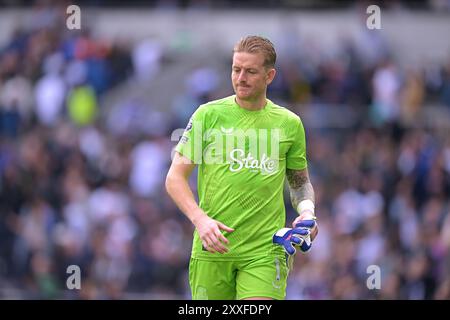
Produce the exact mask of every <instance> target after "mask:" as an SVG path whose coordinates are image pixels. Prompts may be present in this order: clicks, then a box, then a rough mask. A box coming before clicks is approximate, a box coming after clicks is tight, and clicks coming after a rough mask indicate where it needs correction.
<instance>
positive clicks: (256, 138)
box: [176, 95, 307, 260]
mask: <svg viewBox="0 0 450 320" xmlns="http://www.w3.org/2000/svg"><path fill="white" fill-rule="evenodd" d="M176 151H178V152H179V153H180V154H182V155H183V156H184V157H186V158H188V159H190V160H191V161H193V162H194V163H196V164H198V186H197V187H198V196H199V206H200V208H202V209H203V210H204V211H205V213H207V214H208V216H210V217H211V218H213V219H216V220H218V221H220V222H222V223H224V224H225V225H227V226H229V227H231V228H233V229H234V231H233V232H230V233H228V232H225V231H222V233H223V234H224V235H225V237H226V238H227V239H228V240H229V244H228V248H229V251H228V252H227V253H225V254H220V253H214V254H212V253H210V252H208V251H206V250H205V249H204V248H203V247H202V243H201V240H200V238H199V236H198V233H197V231H195V232H194V240H193V246H192V257H194V258H197V259H205V260H237V259H251V258H255V257H258V256H265V255H268V254H275V255H280V256H284V250H283V249H282V248H281V247H280V246H275V245H273V244H272V236H273V234H274V233H275V232H276V231H277V230H278V229H280V228H283V227H284V226H285V219H286V212H285V207H284V200H283V190H284V179H285V174H286V168H289V169H297V170H301V169H305V168H306V166H307V161H306V143H305V132H304V128H303V125H302V122H301V120H300V118H299V117H298V116H297V115H296V114H294V113H293V112H291V111H289V110H287V109H286V108H283V107H280V106H278V105H276V104H274V103H273V102H272V101H270V100H267V104H266V106H265V107H264V108H263V109H261V110H258V111H249V110H247V109H244V108H241V107H240V106H239V105H237V104H236V101H235V96H234V95H233V96H230V97H227V98H224V99H220V100H216V101H212V102H209V103H207V104H204V105H201V106H200V107H199V108H198V109H197V110H196V111H195V112H194V114H193V115H192V117H191V119H190V121H189V123H188V125H187V127H186V129H185V131H184V134H183V136H182V137H181V139H180V142H179V143H178V145H177V146H176Z"/></svg>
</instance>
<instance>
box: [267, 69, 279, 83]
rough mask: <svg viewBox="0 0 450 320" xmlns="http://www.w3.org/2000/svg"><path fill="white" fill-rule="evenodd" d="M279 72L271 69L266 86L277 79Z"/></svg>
mask: <svg viewBox="0 0 450 320" xmlns="http://www.w3.org/2000/svg"><path fill="white" fill-rule="evenodd" d="M276 73H277V71H276V70H275V69H274V68H271V69H269V71H268V72H267V76H266V84H267V85H269V84H270V83H271V82H272V81H273V79H274V78H275V74H276Z"/></svg>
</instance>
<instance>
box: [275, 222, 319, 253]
mask: <svg viewBox="0 0 450 320" xmlns="http://www.w3.org/2000/svg"><path fill="white" fill-rule="evenodd" d="M309 234H310V230H308V229H307V228H282V229H280V230H278V231H277V232H276V233H275V234H274V235H273V238H272V242H273V243H275V244H278V245H281V246H283V248H284V251H286V253H287V254H288V255H290V256H292V255H293V254H295V252H296V250H295V247H294V245H298V246H300V249H301V250H302V251H304V252H306V251H308V250H309V248H310V247H311V240H310V239H309Z"/></svg>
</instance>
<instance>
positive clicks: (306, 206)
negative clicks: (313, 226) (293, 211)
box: [297, 199, 315, 215]
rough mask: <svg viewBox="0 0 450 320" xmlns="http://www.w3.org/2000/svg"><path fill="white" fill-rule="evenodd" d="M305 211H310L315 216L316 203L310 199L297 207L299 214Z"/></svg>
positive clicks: (301, 202)
mask: <svg viewBox="0 0 450 320" xmlns="http://www.w3.org/2000/svg"><path fill="white" fill-rule="evenodd" d="M304 211H310V212H311V213H312V214H313V215H315V213H314V202H312V201H311V200H309V199H306V200H302V201H300V203H299V204H298V206H297V212H298V214H302V213H303V212H304Z"/></svg>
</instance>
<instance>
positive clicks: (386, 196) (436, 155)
mask: <svg viewBox="0 0 450 320" xmlns="http://www.w3.org/2000/svg"><path fill="white" fill-rule="evenodd" d="M71 4H77V5H78V6H79V7H80V8H81V29H80V30H69V29H68V28H67V27H66V20H67V18H68V17H69V14H67V13H66V8H67V7H68V6H69V5H71ZM370 4H377V5H379V6H380V8H381V29H379V30H376V29H375V30H369V29H368V28H367V26H366V20H367V18H368V17H369V15H368V14H367V13H366V8H367V6H368V5H370ZM449 32H450V1H448V0H430V1H386V2H380V1H373V2H372V1H371V2H364V1H358V2H352V1H307V0H305V1H301V0H299V1H296V0H284V1H281V0H280V1H277V0H265V1H262V0H258V1H237V0H220V1H211V0H179V1H176V0H171V1H169V0H168V1H163V0H159V1H158V0H153V1H145V2H144V1H127V2H126V5H125V4H124V2H123V1H101V0H97V1H95V0H92V1H77V2H76V3H72V2H70V1H50V0H47V1H9V0H0V298H1V299H190V291H189V287H188V262H189V256H190V249H191V241H192V232H193V226H192V225H191V223H190V222H189V220H188V219H187V218H185V217H184V216H183V214H182V213H181V212H180V211H179V210H178V209H177V208H176V206H175V205H174V203H173V202H172V201H171V200H170V198H169V197H168V195H167V194H166V192H165V189H164V179H165V175H166V173H167V170H168V167H169V165H170V160H171V152H172V149H173V147H174V146H175V144H176V142H177V140H178V138H179V137H180V133H181V132H182V129H183V128H184V127H185V126H186V123H187V121H188V119H189V117H190V115H191V114H192V112H193V111H194V110H195V109H196V108H197V107H198V106H199V105H200V104H202V103H204V102H206V101H209V100H211V99H217V98H221V97H224V96H227V95H230V94H232V93H233V92H232V87H231V84H230V71H231V58H232V55H231V52H232V47H233V45H234V43H235V42H237V41H238V40H239V39H240V38H241V37H243V36H245V35H249V34H258V35H262V36H266V37H268V38H270V39H271V40H272V42H273V43H274V44H275V46H276V49H277V52H278V61H277V69H278V73H277V77H276V79H275V81H274V83H273V84H272V85H271V86H270V87H269V92H268V96H269V98H270V99H272V100H273V101H274V102H276V103H278V104H280V105H283V106H286V107H288V108H289V109H290V110H292V111H293V112H295V113H296V114H298V115H299V116H300V117H301V118H302V119H303V123H304V126H305V129H306V133H307V147H308V157H309V168H310V174H311V179H312V182H313V185H314V188H315V191H316V197H317V206H316V208H317V215H318V219H319V220H318V221H319V226H320V232H319V236H318V238H317V240H316V241H315V243H314V246H313V249H312V251H311V252H310V253H309V254H308V255H301V254H298V255H297V256H296V261H295V264H294V268H293V270H292V271H291V274H290V278H289V284H288V291H287V299H450V212H449V211H450V37H449ZM177 129H178V130H177ZM195 182H196V177H195V175H194V176H193V177H192V187H193V188H194V190H195V188H196V186H195ZM286 207H287V215H288V217H287V223H288V224H290V222H291V221H292V219H293V218H294V217H295V212H294V211H293V210H292V208H291V205H290V202H289V197H288V193H286ZM69 265H78V266H79V267H80V269H81V280H82V282H81V290H69V289H68V288H67V287H66V280H67V278H68V277H69V276H70V274H67V273H66V270H67V267H68V266H69ZM370 265H377V266H379V267H380V270H381V288H380V289H379V290H377V289H375V290H369V289H368V288H367V286H366V280H367V278H368V277H369V275H370V274H368V273H367V268H368V266H370Z"/></svg>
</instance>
